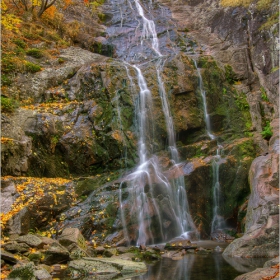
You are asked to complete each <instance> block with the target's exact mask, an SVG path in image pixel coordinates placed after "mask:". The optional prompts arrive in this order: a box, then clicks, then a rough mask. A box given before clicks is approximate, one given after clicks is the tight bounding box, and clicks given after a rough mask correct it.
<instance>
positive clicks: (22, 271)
mask: <svg viewBox="0 0 280 280" xmlns="http://www.w3.org/2000/svg"><path fill="white" fill-rule="evenodd" d="M9 278H15V279H24V280H32V279H34V274H33V269H32V267H31V266H30V265H26V266H25V267H17V268H15V269H14V270H13V271H12V272H11V273H10V274H9Z"/></svg>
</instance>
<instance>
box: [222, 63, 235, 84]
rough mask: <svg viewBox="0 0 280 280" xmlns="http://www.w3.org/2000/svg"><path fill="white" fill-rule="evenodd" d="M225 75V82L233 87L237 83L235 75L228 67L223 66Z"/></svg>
mask: <svg viewBox="0 0 280 280" xmlns="http://www.w3.org/2000/svg"><path fill="white" fill-rule="evenodd" d="M225 75H226V80H227V82H228V83H229V84H230V85H233V84H234V82H236V81H237V78H236V74H235V73H234V72H233V69H232V67H231V66H230V65H228V64H227V65H225Z"/></svg>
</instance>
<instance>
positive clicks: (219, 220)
mask: <svg viewBox="0 0 280 280" xmlns="http://www.w3.org/2000/svg"><path fill="white" fill-rule="evenodd" d="M193 61H194V64H195V67H196V69H197V74H198V78H199V91H200V93H201V97H202V101H203V111H204V119H205V124H206V132H207V134H208V136H209V138H210V139H211V140H215V139H216V137H215V135H214V134H212V133H211V123H210V117H209V114H208V111H207V101H206V92H205V90H204V88H203V80H202V76H201V73H200V69H199V68H198V67H197V62H196V61H195V60H193ZM222 150H223V146H222V145H219V144H217V150H216V155H215V156H214V160H213V161H212V168H213V219H212V222H211V234H212V233H214V232H215V231H217V230H220V229H223V228H225V220H224V218H223V216H222V214H221V197H222V195H221V186H220V182H219V171H220V165H221V163H223V159H222V157H221V151H222Z"/></svg>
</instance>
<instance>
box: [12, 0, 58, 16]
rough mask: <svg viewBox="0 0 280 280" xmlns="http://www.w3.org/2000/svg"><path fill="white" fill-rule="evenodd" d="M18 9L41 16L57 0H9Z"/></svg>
mask: <svg viewBox="0 0 280 280" xmlns="http://www.w3.org/2000/svg"><path fill="white" fill-rule="evenodd" d="M10 1H11V2H10V3H11V4H13V5H14V6H15V7H16V8H17V9H18V10H24V11H26V12H32V13H34V14H35V15H36V16H38V17H41V16H42V14H43V13H44V12H45V11H46V10H47V9H49V8H50V7H51V6H53V5H54V4H55V2H56V1H57V0H10Z"/></svg>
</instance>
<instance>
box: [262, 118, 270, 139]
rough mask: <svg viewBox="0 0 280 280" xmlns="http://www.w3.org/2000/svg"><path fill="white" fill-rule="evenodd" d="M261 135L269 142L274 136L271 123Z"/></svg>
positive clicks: (267, 123)
mask: <svg viewBox="0 0 280 280" xmlns="http://www.w3.org/2000/svg"><path fill="white" fill-rule="evenodd" d="M261 135H262V137H263V138H264V139H266V140H269V139H270V138H271V136H272V135H273V132H272V128H271V126H270V123H269V121H267V122H266V126H265V127H264V129H263V131H262V132H261Z"/></svg>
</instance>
